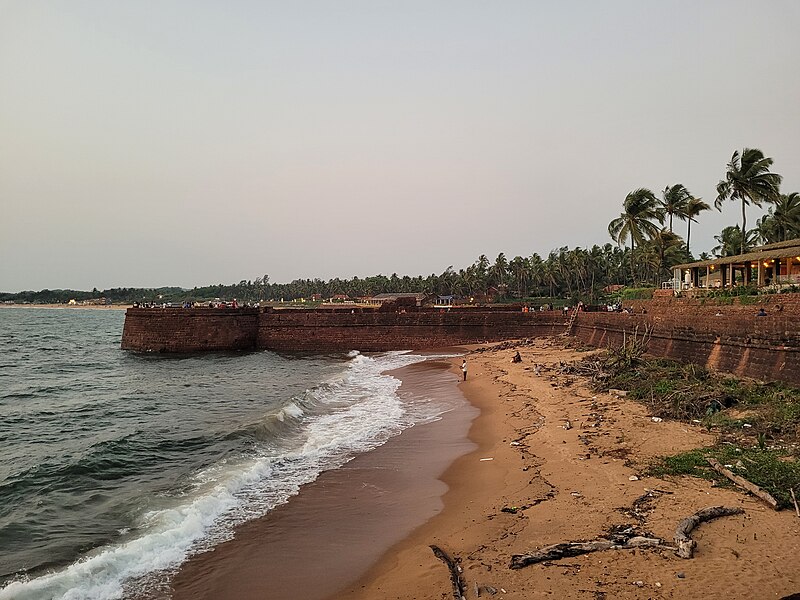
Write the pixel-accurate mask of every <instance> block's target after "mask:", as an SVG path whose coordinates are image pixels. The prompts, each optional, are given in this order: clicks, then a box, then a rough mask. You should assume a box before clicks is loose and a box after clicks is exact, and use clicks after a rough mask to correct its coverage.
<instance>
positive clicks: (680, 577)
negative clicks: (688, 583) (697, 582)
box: [675, 571, 686, 579]
mask: <svg viewBox="0 0 800 600" xmlns="http://www.w3.org/2000/svg"><path fill="white" fill-rule="evenodd" d="M675 575H676V576H677V577H678V579H686V573H684V572H683V571H678V572H677V573H676V574H675Z"/></svg>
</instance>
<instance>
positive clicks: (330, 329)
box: [258, 309, 565, 351]
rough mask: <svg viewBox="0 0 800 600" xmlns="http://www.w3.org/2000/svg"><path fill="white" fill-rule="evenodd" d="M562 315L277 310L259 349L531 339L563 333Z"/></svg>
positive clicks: (266, 320) (265, 322)
mask: <svg viewBox="0 0 800 600" xmlns="http://www.w3.org/2000/svg"><path fill="white" fill-rule="evenodd" d="M564 329H565V326H564V316H563V315H562V314H560V313H558V312H543V313H540V312H530V313H523V312H522V311H513V312H511V311H506V312H503V311H498V310H487V311H484V310H480V309H462V310H451V311H444V312H437V311H419V312H407V313H394V312H376V311H369V312H368V311H365V312H355V313H353V314H350V313H348V312H335V313H332V312H321V311H310V310H274V311H269V310H267V311H265V312H264V313H262V314H261V320H260V323H259V331H258V347H259V348H266V349H270V350H307V351H347V350H361V351H384V350H402V349H423V348H437V347H443V346H457V345H460V344H475V343H482V342H487V341H488V342H492V341H500V340H507V339H514V338H533V337H539V336H546V335H553V334H557V333H561V332H563V331H564Z"/></svg>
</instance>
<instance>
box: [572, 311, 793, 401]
mask: <svg viewBox="0 0 800 600" xmlns="http://www.w3.org/2000/svg"><path fill="white" fill-rule="evenodd" d="M677 308H679V309H677ZM715 314H716V312H711V313H710V314H697V312H695V311H694V310H692V307H673V309H672V310H670V311H669V312H660V311H657V310H653V308H652V307H651V308H650V309H649V310H648V312H647V314H631V315H628V314H619V313H581V314H580V315H579V317H578V319H577V320H576V322H575V326H574V328H573V331H572V333H573V335H575V336H576V337H577V338H579V339H580V340H582V341H583V342H584V343H586V344H588V345H591V346H595V347H603V346H608V345H620V344H621V343H622V341H623V338H624V337H625V336H631V335H636V334H637V333H638V335H640V336H641V335H643V333H644V332H645V330H647V329H649V330H650V334H649V335H650V342H649V344H648V353H649V354H651V355H653V356H661V357H665V358H674V359H677V360H683V361H687V362H693V363H696V364H699V365H703V366H705V367H707V368H709V369H713V370H716V371H724V372H727V373H733V374H736V375H739V376H745V377H753V378H755V379H762V380H773V379H774V380H779V381H785V382H787V383H792V384H794V385H800V318H799V317H798V316H796V314H789V313H788V312H787V311H786V310H784V311H781V312H778V313H771V314H769V316H766V317H757V316H755V315H754V314H753V311H752V310H751V311H748V312H747V313H746V314H729V315H725V314H724V313H723V315H722V316H719V317H717V316H715Z"/></svg>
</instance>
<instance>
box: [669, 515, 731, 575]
mask: <svg viewBox="0 0 800 600" xmlns="http://www.w3.org/2000/svg"><path fill="white" fill-rule="evenodd" d="M743 512H744V510H743V509H741V508H738V507H727V506H710V507H708V508H703V509H701V510H698V511H697V512H696V513H694V514H693V515H691V516H689V517H686V518H685V519H683V520H682V521H681V522H680V523H678V527H677V528H676V529H675V546H677V548H676V550H675V554H677V555H678V556H680V557H681V558H692V556H693V555H694V549H695V548H696V547H697V542H695V541H694V540H693V539H692V538H691V537H689V534H690V533H691V532H692V530H693V529H694V528H695V527H697V526H698V525H700V523H705V522H706V521H711V520H713V519H718V518H719V517H729V516H731V515H740V514H742V513H743ZM678 576H679V577H680V575H678Z"/></svg>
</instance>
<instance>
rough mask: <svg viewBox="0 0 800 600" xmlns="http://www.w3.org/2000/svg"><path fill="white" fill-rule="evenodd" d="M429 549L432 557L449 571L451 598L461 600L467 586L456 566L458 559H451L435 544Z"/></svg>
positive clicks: (459, 569) (459, 568)
mask: <svg viewBox="0 0 800 600" xmlns="http://www.w3.org/2000/svg"><path fill="white" fill-rule="evenodd" d="M430 548H431V550H433V554H434V556H435V557H436V558H438V559H439V560H441V561H442V562H443V563H444V564H445V565H447V569H448V570H449V571H450V583H451V584H452V586H453V598H454V599H455V600H463V598H464V597H465V595H466V590H467V584H466V582H465V581H464V577H463V576H462V575H461V567H460V566H459V565H458V560H459V559H458V557H456V558H452V557H451V556H450V555H449V554H448V553H447V552H445V551H444V550H442V549H441V548H440V547H439V546H437V545H435V544H431V546H430Z"/></svg>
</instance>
